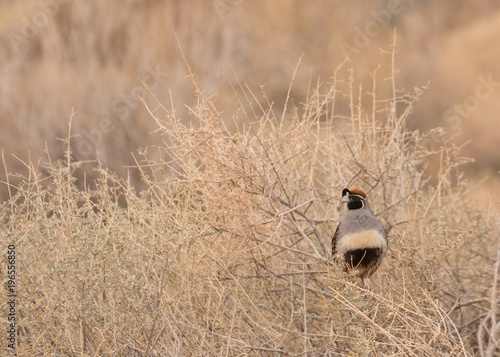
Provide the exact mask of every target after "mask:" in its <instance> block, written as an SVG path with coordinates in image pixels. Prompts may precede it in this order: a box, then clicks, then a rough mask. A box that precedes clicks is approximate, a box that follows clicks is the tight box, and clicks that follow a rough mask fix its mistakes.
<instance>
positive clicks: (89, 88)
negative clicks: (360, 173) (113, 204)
mask: <svg viewBox="0 0 500 357" xmlns="http://www.w3.org/2000/svg"><path fill="white" fill-rule="evenodd" d="M58 4H59V5H58ZM389 4H400V6H399V9H400V11H398V13H397V14H393V15H392V16H390V19H387V20H384V19H382V20H381V19H380V18H381V17H382V18H383V17H387V10H388V7H389ZM499 10H500V3H499V2H498V1H496V0H474V1H459V2H457V1H454V2H436V1H413V0H411V1H410V0H401V1H392V2H391V1H387V0H383V1H382V0H377V1H372V2H370V3H369V4H366V3H362V2H353V1H350V2H349V1H340V0H336V1H332V0H315V1H309V2H304V1H298V0H294V1H291V0H280V1H278V0H275V1H272V2H269V1H266V0H251V1H243V0H211V1H203V0H183V1H179V0H107V1H101V0H87V1H62V0H61V1H56V0H23V1H10V0H0V44H1V46H0V61H1V64H2V65H1V66H0V98H1V100H0V126H1V128H2V130H0V149H1V150H3V151H4V152H5V153H6V160H7V162H8V166H9V168H11V170H14V171H15V172H22V173H23V174H24V175H27V174H28V173H27V171H25V166H24V165H22V163H21V162H19V161H18V160H16V159H14V158H13V157H12V156H11V155H10V154H14V155H16V156H17V157H19V158H21V159H22V160H23V161H25V162H26V161H28V160H29V159H28V152H29V153H30V155H31V159H33V161H38V159H39V158H43V157H45V156H44V155H45V154H44V150H45V143H47V144H48V148H49V150H50V155H51V157H52V158H53V159H54V160H56V159H62V158H63V156H64V153H63V150H62V149H61V148H60V146H59V145H58V142H57V138H62V137H64V135H65V132H66V120H67V117H68V116H69V115H70V113H71V111H72V109H73V108H74V110H75V120H74V125H73V134H74V135H75V137H74V138H73V140H72V142H71V144H72V154H73V157H74V158H75V160H78V161H86V160H94V159H96V157H97V153H99V157H100V160H101V161H102V163H103V164H104V165H105V166H106V167H109V168H110V169H111V170H113V171H114V172H116V173H117V174H118V175H120V176H126V175H127V170H126V169H125V168H124V167H125V166H130V165H133V161H132V160H131V155H130V152H135V151H136V149H137V148H138V147H143V146H145V145H150V144H152V143H153V144H160V143H161V142H160V141H158V142H156V141H154V140H155V137H152V136H150V135H148V134H149V133H150V132H151V131H152V130H154V129H155V127H154V125H153V124H154V123H153V122H152V121H151V120H150V117H149V115H148V113H147V112H146V111H145V110H144V107H143V106H142V105H140V101H139V96H144V94H145V92H146V91H145V89H144V87H143V86H142V84H141V82H140V80H142V81H145V82H146V83H147V84H148V85H149V87H150V89H151V91H152V92H153V93H154V94H155V95H156V96H157V97H158V98H160V99H161V101H162V102H165V101H168V93H169V91H172V92H173V93H175V96H174V99H175V100H176V113H177V115H178V117H179V118H181V117H186V118H187V117H188V115H187V113H186V112H185V111H184V104H189V105H193V103H192V96H191V88H190V86H189V83H188V82H187V81H185V76H186V75H187V72H186V70H185V67H184V63H183V60H182V57H181V56H180V51H179V45H178V42H177V39H178V40H179V43H180V44H181V45H182V48H183V51H184V52H185V53H186V56H187V58H189V59H190V60H191V64H192V66H193V71H194V72H195V73H196V74H197V81H198V83H199V84H200V86H201V87H202V88H203V89H204V90H207V91H208V92H209V93H212V92H215V91H217V89H218V88H219V86H220V88H221V90H220V94H221V95H220V100H221V101H222V103H223V107H224V109H225V112H226V113H227V112H229V111H231V112H232V111H233V109H234V107H235V106H234V104H235V101H233V100H232V88H231V86H230V85H229V83H227V81H224V80H222V81H220V77H219V74H220V73H224V75H225V76H223V78H227V76H228V74H230V73H231V68H235V69H236V71H237V72H238V76H239V77H240V78H241V79H242V82H244V83H247V84H248V85H249V86H250V87H251V88H257V87H258V86H260V85H263V84H265V85H266V86H267V88H266V91H267V96H268V98H269V99H270V101H272V102H274V103H277V104H278V105H279V106H280V107H282V105H283V103H284V100H285V98H286V92H287V88H288V83H289V77H290V73H292V72H293V70H294V67H295V64H296V60H297V58H298V57H299V56H301V55H302V54H305V56H304V63H305V66H304V68H305V70H304V71H302V72H299V73H297V76H296V83H297V85H296V86H295V87H294V89H293V91H292V93H291V99H293V100H295V101H300V100H303V98H304V97H305V96H306V90H307V87H308V86H307V83H308V80H309V70H310V69H313V71H314V73H315V75H319V76H321V77H322V78H328V77H330V76H331V74H332V73H333V71H334V70H335V68H336V67H337V66H338V65H339V64H340V63H342V62H343V61H344V60H345V58H346V56H347V53H346V51H344V50H343V49H342V44H344V45H346V44H349V45H351V46H354V45H355V38H356V36H357V35H358V34H359V31H362V32H365V33H367V32H369V33H370V34H373V36H372V35H370V36H368V37H369V38H368V40H364V41H362V42H363V43H361V44H360V46H359V47H361V48H359V49H358V51H356V53H354V54H353V55H352V56H351V60H352V64H353V67H354V68H356V69H357V70H356V72H355V74H354V75H355V76H356V77H355V78H356V80H357V81H359V82H360V83H362V84H363V86H364V87H366V88H368V87H369V86H370V85H371V76H370V74H371V73H372V72H373V71H374V70H375V69H376V68H378V67H379V66H380V64H381V63H385V58H384V54H383V53H381V51H380V48H381V47H382V48H383V47H386V46H387V45H388V44H390V43H391V41H392V36H393V30H394V28H397V30H398V46H399V50H400V51H399V52H400V53H399V63H400V66H399V68H400V70H401V75H400V77H399V86H400V87H401V88H413V87H414V86H419V85H421V83H423V82H425V81H427V80H430V79H435V80H436V87H434V88H433V89H432V90H431V91H429V92H428V95H427V97H428V98H429V100H428V101H427V100H426V101H422V102H421V105H420V106H417V107H416V111H417V112H418V113H419V114H420V115H419V116H415V117H414V118H415V119H416V120H412V119H411V118H410V124H411V125H413V127H414V128H420V129H422V128H423V127H426V128H430V127H431V126H435V125H436V123H439V125H447V124H448V123H446V121H444V123H443V112H445V111H446V110H447V109H448V108H451V107H452V106H453V105H454V104H456V103H458V104H459V103H461V102H462V100H463V99H464V98H465V97H466V96H468V95H471V94H473V93H474V89H475V87H476V86H477V84H478V83H477V81H476V79H477V75H476V70H478V71H479V72H480V74H482V75H483V76H485V77H487V76H488V75H489V74H492V75H493V79H494V80H495V81H498V79H497V78H495V77H496V76H495V73H497V72H498V66H497V65H496V63H497V62H498V61H497V58H498V55H497V54H498V48H499V46H498V45H497V43H498V41H496V36H497V33H498V31H497V28H498V27H497V26H496V25H495V19H494V18H490V15H492V14H494V13H495V12H498V11H499ZM377 13H378V14H379V15H378V17H379V20H378V22H377V21H376V17H377ZM383 14H385V15H383ZM481 21H485V22H487V23H490V25H488V24H485V25H484V29H481V28H482V27H483V26H480V27H481V28H480V29H476V27H473V26H471V24H473V23H476V22H481ZM496 22H498V20H496ZM377 23H381V25H380V26H377ZM29 24H31V25H30V26H29ZM369 24H372V25H371V27H370V26H368V25H369ZM373 24H375V26H373ZM367 26H368V28H369V29H368V31H367ZM488 27H489V30H488V31H487V28H488ZM461 29H464V31H460V30H461ZM456 30H459V31H456ZM471 32H472V33H471ZM176 37H177V39H176ZM448 38H449V39H450V40H448ZM365 41H366V43H365ZM471 44H472V45H471ZM464 48H466V50H464ZM495 51H496V52H495ZM436 63H442V64H444V66H441V65H436ZM456 64H458V65H456ZM442 67H444V71H441V69H442ZM388 68H389V67H388V66H381V68H380V69H379V75H380V76H381V77H384V76H385V75H387V74H388V73H389V72H387V71H386V70H387V69H388ZM156 69H158V72H160V74H161V75H157V76H156V77H155V78H152V77H151V75H150V72H151V71H152V72H155V71H156ZM382 72H384V73H385V74H384V75H382V74H380V73H382ZM441 72H443V73H441ZM448 74H449V75H448ZM470 77H472V80H469V79H468V78H470ZM390 87H391V86H390V85H389V83H388V82H383V81H382V82H380V83H379V86H378V90H379V92H380V93H382V92H384V93H388V92H387V91H388V90H390ZM456 88H460V90H462V91H463V92H462V93H463V96H457V95H451V94H449V93H453V92H454V90H455V89H456ZM495 97H497V94H496V95H495ZM370 100H371V99H370V98H368V100H367V101H366V102H364V103H363V104H364V105H366V106H367V107H368V106H370V105H371V104H370ZM497 102H498V100H495V99H494V97H493V96H492V97H491V99H490V100H489V101H487V102H486V101H485V102H482V103H481V107H480V108H479V109H478V111H477V112H476V113H473V114H474V115H473V117H474V118H480V119H478V121H477V123H481V124H482V125H470V126H469V125H468V124H469V123H476V120H464V121H463V122H464V126H463V128H464V129H465V131H466V133H467V134H471V135H469V136H467V138H466V139H470V138H472V139H474V138H477V137H480V138H482V139H481V140H475V141H474V142H473V143H472V145H470V148H471V151H470V153H471V155H476V154H480V155H476V156H480V157H482V158H488V160H483V161H482V163H483V164H484V165H490V166H491V168H492V169H493V170H494V172H496V171H498V169H499V164H498V155H497V152H498V150H491V148H492V147H497V142H498V140H496V136H494V135H493V134H495V133H496V132H495V131H494V130H490V131H486V130H483V128H484V125H487V126H488V127H492V126H494V125H496V123H497V120H496V118H497V113H498V109H499V108H498V106H497V104H496V103H497ZM341 107H344V109H348V106H347V105H344V103H343V102H342V101H340V102H338V103H337V109H338V110H339V112H337V113H340V110H341V109H342V108H341ZM471 119H472V118H471ZM453 129H454V128H453ZM486 132H489V133H492V134H491V135H487V134H485V133H486ZM472 134H473V135H472ZM83 172H85V174H86V175H87V177H92V176H93V174H94V172H93V171H92V167H91V166H89V165H83V166H82V167H81V168H80V170H79V171H78V172H75V176H76V177H78V178H82V177H83ZM135 173H136V172H134V171H132V172H131V175H132V176H131V180H132V182H134V183H136V184H138V182H139V180H138V178H137V177H136V176H133V175H134V174H135ZM47 174H48V173H47ZM0 180H1V181H5V177H4V173H3V172H0ZM11 180H12V182H13V183H15V184H16V185H18V182H17V181H16V178H11ZM89 182H90V183H93V177H92V180H89ZM1 188H2V187H0V200H2V201H3V200H4V199H6V197H7V192H6V191H5V190H4V189H1ZM80 188H82V187H80Z"/></svg>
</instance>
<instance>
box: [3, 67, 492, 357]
mask: <svg viewBox="0 0 500 357" xmlns="http://www.w3.org/2000/svg"><path fill="white" fill-rule="evenodd" d="M338 73H342V71H341V70H339V72H338ZM193 83H194V85H195V89H196V94H197V104H196V105H194V106H191V107H189V108H188V111H189V114H190V116H191V123H192V124H186V121H185V120H181V119H180V118H179V117H178V116H177V115H176V112H175V111H174V107H172V106H170V105H164V103H162V102H161V101H159V102H158V103H157V104H154V105H150V106H149V107H148V108H149V111H150V114H151V116H152V117H153V118H154V120H155V121H156V125H157V134H160V135H161V136H162V138H163V144H162V145H160V146H157V147H149V148H147V149H143V150H142V152H141V153H140V155H138V156H137V157H136V165H135V168H133V169H131V170H136V171H137V172H139V174H140V177H141V179H142V182H143V184H144V187H146V188H145V189H144V190H142V191H140V192H137V190H136V189H135V188H134V186H133V184H132V183H131V182H130V181H129V180H127V179H122V178H119V177H116V176H115V175H113V174H112V173H110V172H109V171H108V170H107V169H105V168H103V167H102V166H101V165H100V163H97V165H96V167H95V168H96V170H97V176H98V182H97V184H96V189H90V188H87V189H85V190H79V189H78V188H77V185H76V180H77V179H76V178H75V176H74V173H75V172H76V170H78V168H79V167H80V166H81V162H78V161H75V160H73V159H72V157H71V151H70V149H71V140H72V139H71V133H69V134H68V135H67V138H68V139H67V141H66V150H67V151H66V156H65V158H64V159H61V160H54V159H52V158H51V157H50V156H49V157H48V158H47V159H46V160H45V161H44V163H37V162H26V166H27V167H28V168H29V176H26V177H24V178H23V182H22V184H20V185H19V186H18V187H16V190H14V188H13V187H12V190H11V192H12V196H13V197H12V198H11V200H10V201H9V202H7V203H6V204H4V205H3V206H2V221H3V222H4V224H5V227H4V229H3V230H2V234H3V235H4V236H3V237H2V242H3V246H2V248H4V246H5V245H6V244H15V245H16V246H17V251H18V256H19V258H18V259H19V261H18V270H19V272H20V273H19V278H18V288H17V289H18V290H17V292H18V296H19V310H18V314H19V328H20V329H19V338H18V341H19V343H20V345H19V348H18V352H19V355H21V356H42V355H86V356H87V355H88V356H90V355H128V356H130V355H132V356H134V355H136V356H143V355H152V356H169V355H170V356H180V355H190V356H202V355H208V356H214V355H230V356H237V355H269V356H277V355H291V356H320V355H324V356H373V355H399V356H468V355H481V356H494V355H496V354H498V353H499V349H498V347H496V343H497V342H498V341H499V340H500V334H499V331H498V322H497V320H498V318H499V313H500V312H499V311H498V300H499V298H498V290H499V287H498V282H499V280H500V279H499V264H500V257H499V254H498V253H497V249H499V248H498V247H499V244H498V241H497V240H498V234H499V233H498V219H499V218H498V214H493V213H491V214H488V213H487V212H482V211H478V210H475V209H474V208H473V205H471V204H470V203H469V202H465V201H464V200H463V197H464V195H465V194H466V193H467V190H469V189H470V187H469V185H468V184H467V183H466V181H465V179H464V178H463V174H462V173H461V171H460V165H461V164H463V163H464V162H467V161H468V160H467V159H464V158H461V157H460V154H459V149H458V148H457V147H455V146H454V145H453V144H452V143H451V141H449V140H448V141H447V140H444V142H443V144H442V145H439V146H437V145H436V144H435V143H434V141H433V140H430V137H431V134H426V135H424V134H421V133H419V132H417V131H411V130H409V129H407V128H406V120H407V117H408V115H409V113H410V112H411V110H412V106H413V103H414V102H415V100H417V99H418V96H419V93H420V91H417V92H415V93H400V92H398V91H396V89H395V88H393V93H394V96H391V97H382V98H378V97H376V95H375V94H374V93H377V90H376V86H377V83H378V82H377V79H375V80H374V83H373V90H372V91H368V92H366V91H364V90H363V91H362V90H360V89H358V86H357V84H356V82H355V81H354V80H353V79H352V78H351V79H349V78H344V77H342V76H339V77H336V78H335V84H334V85H322V84H318V85H311V86H310V87H309V91H308V95H307V97H306V98H305V99H304V100H303V104H300V105H297V106H295V105H292V103H291V102H290V101H289V100H287V102H286V104H285V106H284V108H283V110H281V108H280V109H279V110H276V109H275V108H273V107H272V106H270V105H268V106H260V105H259V104H258V103H259V102H261V100H260V99H259V100H257V98H256V97H257V96H256V95H255V94H254V93H252V92H250V91H249V90H248V89H246V88H245V87H244V86H243V85H241V84H240V83H239V82H237V81H235V82H234V83H235V93H237V95H236V98H235V100H236V101H237V103H239V105H238V108H239V109H238V110H237V112H236V113H237V115H235V116H234V117H233V118H227V117H226V114H224V111H223V108H221V107H220V103H219V101H218V99H219V98H218V96H217V95H215V96H213V97H208V96H206V95H204V94H203V92H202V91H200V90H199V89H198V86H197V84H196V82H195V81H194V82H193ZM385 83H387V82H385ZM389 83H393V84H394V77H393V76H391V77H389ZM291 88H292V87H291ZM366 96H368V97H371V103H372V105H371V106H370V108H369V110H365V109H364V108H363V107H362V106H360V105H359V103H360V102H361V101H362V100H361V99H363V100H366V98H365V97H366ZM287 98H289V97H287ZM341 100H342V101H347V102H348V103H350V105H349V111H350V112H349V113H348V114H347V115H343V114H342V115H339V114H337V111H336V105H337V103H338V101H341ZM396 109H397V110H396ZM231 119H233V120H234V126H235V128H236V129H235V130H231V131H230V130H228V129H227V128H226V124H224V122H227V121H230V120H231ZM241 122H244V123H247V125H245V127H240V126H242V124H240V123H241ZM338 123H342V125H339V124H338ZM70 128H71V123H70ZM435 131H436V132H437V131H439V130H438V129H435ZM433 157H437V158H438V160H437V161H438V162H439V163H440V166H439V170H438V174H437V176H436V177H434V179H433V180H432V181H430V180H429V178H428V177H427V176H426V174H425V173H424V172H425V168H426V165H427V164H428V162H430V160H431V159H432V158H433ZM42 170H46V171H47V172H49V174H50V175H49V178H48V179H42V176H41V175H40V172H41V171H42ZM7 177H10V176H9V175H7ZM346 186H349V187H354V186H358V187H362V188H363V189H365V190H366V191H367V192H368V194H369V195H370V197H371V204H372V207H374V209H375V212H376V214H377V215H378V217H379V218H380V219H381V220H382V222H383V223H384V225H385V226H386V227H387V229H388V231H389V239H390V249H391V250H390V253H389V255H388V257H387V258H386V259H385V262H384V264H383V266H382V268H381V269H380V271H379V272H378V273H377V274H376V276H375V278H374V279H373V281H372V282H371V288H370V289H369V290H367V289H365V288H362V287H360V285H359V284H357V283H356V281H354V280H353V279H351V277H349V276H346V275H344V274H343V273H340V272H339V271H338V270H337V268H336V267H334V266H331V265H330V264H329V261H330V260H331V257H330V237H331V234H332V232H333V230H334V229H335V226H336V224H337V223H338V221H339V219H340V214H341V211H342V209H343V208H342V205H341V202H340V200H339V199H340V197H339V196H340V195H339V193H340V192H341V190H342V188H344V187H346ZM485 247H487V248H490V247H496V248H495V249H491V250H489V249H487V248H485ZM3 269H4V266H2V270H3ZM2 276H5V273H4V272H3V271H2ZM2 301H5V300H2ZM1 343H2V345H1V346H2V349H5V348H6V346H5V340H4V339H2V342H1Z"/></svg>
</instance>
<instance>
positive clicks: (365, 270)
mask: <svg viewBox="0 0 500 357" xmlns="http://www.w3.org/2000/svg"><path fill="white" fill-rule="evenodd" d="M346 195H347V198H348V201H347V211H346V212H345V214H344V217H342V220H341V221H340V223H339V225H338V227H337V230H336V231H335V234H334V235H333V238H332V255H333V259H334V260H335V261H336V262H337V263H338V264H340V265H343V268H344V270H345V271H351V272H354V273H355V274H356V275H357V276H359V277H360V278H361V282H362V284H363V285H364V283H365V282H364V279H365V278H369V277H370V276H371V275H372V274H373V273H375V271H376V270H377V269H378V267H379V266H380V263H381V262H382V258H383V257H384V255H385V254H386V252H387V232H386V231H385V229H384V227H383V226H382V224H381V223H380V221H379V220H378V219H377V218H376V217H375V215H374V214H373V212H372V210H371V208H370V205H369V204H368V199H367V198H366V194H365V193H364V192H363V191H361V190H358V189H354V190H352V191H350V190H349V189H347V188H344V190H343V191H342V197H344V196H346Z"/></svg>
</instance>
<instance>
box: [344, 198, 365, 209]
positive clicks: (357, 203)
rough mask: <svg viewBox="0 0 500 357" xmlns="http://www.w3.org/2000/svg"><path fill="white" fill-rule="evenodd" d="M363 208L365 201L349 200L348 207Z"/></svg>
mask: <svg viewBox="0 0 500 357" xmlns="http://www.w3.org/2000/svg"><path fill="white" fill-rule="evenodd" d="M360 208H363V202H361V200H349V201H348V202H347V209H350V210H353V209H360Z"/></svg>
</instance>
